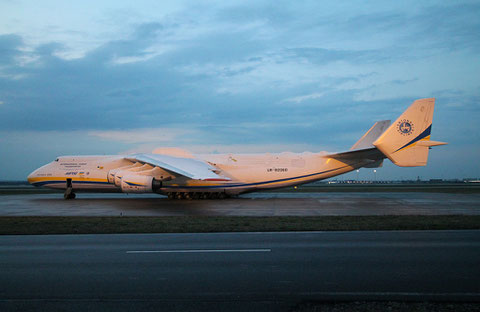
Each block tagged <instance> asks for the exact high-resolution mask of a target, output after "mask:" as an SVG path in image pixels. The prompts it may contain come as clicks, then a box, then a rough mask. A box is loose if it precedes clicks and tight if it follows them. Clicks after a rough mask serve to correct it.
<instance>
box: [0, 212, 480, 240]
mask: <svg viewBox="0 0 480 312" xmlns="http://www.w3.org/2000/svg"><path fill="white" fill-rule="evenodd" d="M453 229H480V216H464V215H453V216H322V217H296V216H290V217H226V216H225V217H223V216H221V217H205V216H179V217H177V216H175V217H0V234H3V235H7V234H107V233H208V232H257V231H258V232H270V231H273V232H277V231H362V230H453Z"/></svg>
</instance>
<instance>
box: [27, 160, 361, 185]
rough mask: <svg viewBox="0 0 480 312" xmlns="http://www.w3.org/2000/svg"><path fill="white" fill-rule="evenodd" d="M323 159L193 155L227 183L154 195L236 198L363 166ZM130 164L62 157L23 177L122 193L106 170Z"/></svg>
mask: <svg viewBox="0 0 480 312" xmlns="http://www.w3.org/2000/svg"><path fill="white" fill-rule="evenodd" d="M326 154H327V153H325V152H322V153H308V152H305V153H299V154H296V153H289V152H286V153H279V154H211V155H196V156H195V157H196V159H199V160H203V161H206V162H208V163H209V164H210V165H212V166H213V167H214V168H216V169H217V170H218V171H217V170H216V172H219V173H221V175H222V176H224V177H228V178H229V180H228V181H216V180H210V181H203V180H194V179H188V178H185V177H181V178H174V179H169V180H164V181H163V182H162V184H161V187H160V188H159V189H158V190H157V192H158V193H162V194H168V193H170V192H224V193H227V194H240V193H244V192H251V191H256V190H263V189H273V188H281V187H286V186H292V185H299V184H304V183H308V182H313V181H317V180H322V179H326V178H330V177H333V176H337V175H340V174H343V173H346V172H349V171H352V170H355V169H356V168H360V167H362V166H364V165H366V163H365V162H358V161H357V162H350V163H344V162H341V161H339V160H336V159H333V158H328V157H324V156H325V155H326ZM131 164H132V162H130V161H128V160H127V159H125V157H124V156H64V157H59V158H57V159H56V160H55V161H53V162H51V163H49V164H47V165H45V166H43V167H41V168H39V169H37V170H35V171H34V172H32V173H31V174H30V175H29V176H28V181H29V182H30V183H31V184H33V185H36V186H45V187H49V188H56V189H65V188H66V187H67V179H70V181H71V183H72V187H73V189H75V190H79V191H81V190H83V191H97V192H112V191H113V192H119V191H122V190H123V189H122V188H121V187H120V185H119V184H118V183H112V182H113V181H112V180H111V181H110V182H109V179H108V174H109V172H110V170H114V169H117V168H121V167H125V166H128V165H131ZM149 169H150V168H149ZM135 171H138V170H135ZM149 172H151V170H150V171H149ZM117 178H118V177H117ZM120 178H121V177H120ZM162 178H163V175H162ZM117 182H118V181H117ZM116 184H117V185H116ZM123 191H124V192H125V190H123Z"/></svg>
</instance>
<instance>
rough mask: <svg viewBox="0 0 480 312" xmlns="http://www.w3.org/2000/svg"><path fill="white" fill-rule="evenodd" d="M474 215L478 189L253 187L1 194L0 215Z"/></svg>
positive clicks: (479, 202)
mask: <svg viewBox="0 0 480 312" xmlns="http://www.w3.org/2000/svg"><path fill="white" fill-rule="evenodd" d="M120 214H121V215H124V216H182V215H202V216H322V215H324V216H327V215H328V216H340V215H356V216H359V215H451V214H462V215H479V214H480V194H478V193H477V194H450V193H421V192H410V193H399V192H392V193H383V192H378V193H365V192H364V193H360V192H359V193H346V192H338V193H334V192H331V193H330V192H329V193H323V192H322V193H293V192H292V193H252V194H246V195H242V196H240V197H239V198H233V199H226V200H190V201H188V200H168V199H166V198H165V197H164V196H160V195H156V194H145V195H144V194H132V195H127V194H85V193H79V194H78V197H77V199H75V200H70V201H66V200H64V199H63V194H31V195H2V196H0V216H118V215H120Z"/></svg>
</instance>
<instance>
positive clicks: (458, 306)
mask: <svg viewBox="0 0 480 312" xmlns="http://www.w3.org/2000/svg"><path fill="white" fill-rule="evenodd" d="M479 308H480V303H478V302H399V301H360V302H316V303H315V302H313V303H303V304H300V305H299V306H297V307H295V308H294V309H292V311H294V312H317V311H322V312H343V311H349V312H365V311H396V312H473V311H479Z"/></svg>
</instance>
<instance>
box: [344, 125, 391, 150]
mask: <svg viewBox="0 0 480 312" xmlns="http://www.w3.org/2000/svg"><path fill="white" fill-rule="evenodd" d="M388 126H390V120H382V121H377V122H376V123H375V124H374V125H373V126H372V127H371V128H370V130H368V131H367V132H365V134H364V135H363V136H362V137H361V138H360V140H358V141H357V143H355V144H353V146H352V147H351V148H350V150H351V151H353V150H360V149H365V148H372V147H373V142H374V141H375V140H376V139H378V137H379V136H380V135H381V134H382V133H383V132H385V130H386V129H387V128H388Z"/></svg>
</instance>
